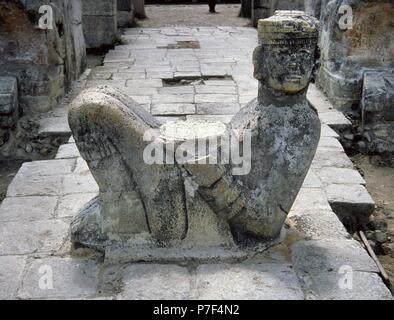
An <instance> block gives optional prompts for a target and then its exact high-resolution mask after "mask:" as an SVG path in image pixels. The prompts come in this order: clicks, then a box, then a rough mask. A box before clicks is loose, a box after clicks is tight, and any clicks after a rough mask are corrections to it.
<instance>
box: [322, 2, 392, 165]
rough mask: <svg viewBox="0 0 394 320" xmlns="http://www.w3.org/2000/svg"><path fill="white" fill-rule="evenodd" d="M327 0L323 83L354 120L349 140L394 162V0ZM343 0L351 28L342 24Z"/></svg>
mask: <svg viewBox="0 0 394 320" xmlns="http://www.w3.org/2000/svg"><path fill="white" fill-rule="evenodd" d="M323 2H324V3H323ZM323 2H322V6H321V19H320V20H321V36H320V49H321V57H320V68H319V71H318V75H317V82H318V85H319V87H320V88H321V89H322V90H323V91H324V92H325V94H326V95H327V97H328V99H329V100H330V101H331V102H332V104H333V105H334V107H335V108H337V109H339V110H341V111H344V112H345V113H347V114H348V115H349V116H350V117H351V118H352V120H353V122H354V124H355V128H356V130H355V131H354V132H352V134H350V135H347V136H348V137H349V139H350V141H344V142H345V143H348V144H349V145H352V147H354V146H358V147H357V148H358V149H359V150H360V151H362V152H365V153H368V154H376V155H379V156H381V157H383V158H382V159H383V160H384V163H385V164H389V165H394V157H393V155H394V76H393V74H394V18H393V17H394V1H392V0H380V1H373V0H372V1H368V0H333V1H327V0H325V1H323ZM343 5H348V6H350V7H351V8H352V17H353V23H352V27H351V28H343V26H342V27H341V25H340V24H339V22H340V19H341V17H343V12H340V7H341V6H343ZM342 21H344V20H342Z"/></svg>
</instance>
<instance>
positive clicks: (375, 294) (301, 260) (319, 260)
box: [292, 239, 392, 300]
mask: <svg viewBox="0 0 394 320" xmlns="http://www.w3.org/2000/svg"><path fill="white" fill-rule="evenodd" d="M292 261H293V264H294V268H295V270H296V272H297V274H298V276H299V279H300V281H301V283H302V286H303V288H304V291H306V292H307V295H306V298H307V299H330V300H332V299H339V300H341V299H356V300H370V299H392V295H391V293H390V291H389V289H388V288H387V287H386V286H385V284H384V283H383V281H382V279H381V278H380V277H379V275H378V274H377V272H378V269H377V267H376V265H375V263H374V261H373V260H372V259H371V258H370V257H369V255H368V253H367V252H366V251H365V250H364V249H363V248H362V247H361V245H360V244H359V243H358V242H356V241H355V240H338V239H331V240H309V241H299V242H296V244H294V245H293V247H292ZM346 280H347V281H346Z"/></svg>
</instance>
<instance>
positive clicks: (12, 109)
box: [0, 77, 19, 147]
mask: <svg viewBox="0 0 394 320" xmlns="http://www.w3.org/2000/svg"><path fill="white" fill-rule="evenodd" d="M18 118H19V101H18V82H17V79H16V78H15V77H0V147H1V146H2V145H3V144H4V143H6V142H7V141H8V139H9V137H10V130H12V129H13V128H15V125H16V123H17V121H18Z"/></svg>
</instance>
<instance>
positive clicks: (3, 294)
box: [0, 256, 26, 300]
mask: <svg viewBox="0 0 394 320" xmlns="http://www.w3.org/2000/svg"><path fill="white" fill-rule="evenodd" d="M25 265H26V257H21V256H0V299H1V300H14V299H15V298H16V293H17V290H18V288H19V287H20V286H21V284H22V275H23V270H24V268H25Z"/></svg>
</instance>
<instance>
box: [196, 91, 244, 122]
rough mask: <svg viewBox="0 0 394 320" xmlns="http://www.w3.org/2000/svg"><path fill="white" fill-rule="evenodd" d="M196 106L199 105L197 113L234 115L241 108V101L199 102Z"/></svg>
mask: <svg viewBox="0 0 394 320" xmlns="http://www.w3.org/2000/svg"><path fill="white" fill-rule="evenodd" d="M230 88H231V87H230ZM196 107H197V114H229V115H234V114H236V113H237V112H238V111H239V110H240V109H241V106H240V104H239V103H220V102H213V103H212V102H211V103H209V102H207V103H197V105H196Z"/></svg>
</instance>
